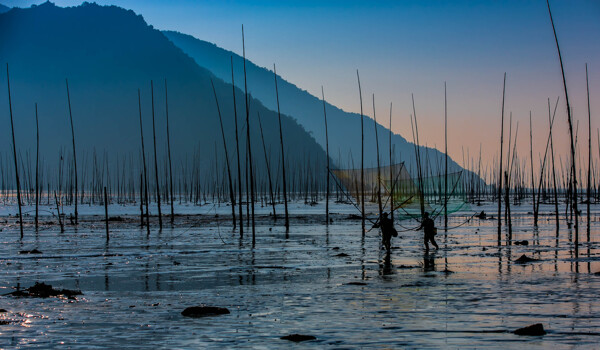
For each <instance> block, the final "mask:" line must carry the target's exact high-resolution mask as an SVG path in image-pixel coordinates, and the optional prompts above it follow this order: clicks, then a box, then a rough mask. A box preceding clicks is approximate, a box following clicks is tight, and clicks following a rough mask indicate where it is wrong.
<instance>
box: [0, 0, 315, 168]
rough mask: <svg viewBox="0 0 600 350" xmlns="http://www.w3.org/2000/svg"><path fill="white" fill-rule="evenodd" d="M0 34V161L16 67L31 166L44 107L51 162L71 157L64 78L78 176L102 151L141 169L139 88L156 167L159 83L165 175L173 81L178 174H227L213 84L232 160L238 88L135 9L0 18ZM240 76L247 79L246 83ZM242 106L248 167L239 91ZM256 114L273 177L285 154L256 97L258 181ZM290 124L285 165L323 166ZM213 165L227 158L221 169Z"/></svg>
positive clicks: (32, 12)
mask: <svg viewBox="0 0 600 350" xmlns="http://www.w3.org/2000/svg"><path fill="white" fill-rule="evenodd" d="M0 33H2V34H1V35H2V40H0V60H1V61H0V63H2V71H0V72H2V73H0V84H1V86H3V89H4V90H3V92H2V93H1V94H0V111H2V119H1V125H2V127H0V144H1V145H2V146H1V148H0V149H1V150H2V153H3V154H1V156H2V157H3V158H4V159H3V160H2V162H5V163H6V164H10V163H9V162H8V161H7V159H10V158H7V157H9V156H11V154H10V150H11V147H12V146H11V137H10V121H9V117H8V110H9V108H8V98H7V94H6V70H5V69H6V66H5V62H8V63H9V68H10V83H11V89H12V103H13V106H12V107H13V113H14V117H15V132H16V136H17V149H18V151H19V152H21V154H22V157H23V159H29V158H31V157H34V155H35V153H29V154H27V153H26V152H27V151H28V150H29V152H33V151H34V149H35V114H34V103H38V111H39V120H40V143H41V148H42V157H43V159H44V162H45V164H46V165H48V164H57V163H58V159H59V150H60V149H63V153H64V154H65V156H66V157H70V152H71V130H70V124H69V114H68V113H69V112H68V105H67V93H66V87H65V78H68V79H69V88H70V93H71V102H72V111H73V119H74V125H75V131H76V141H77V148H78V158H79V163H80V168H81V167H83V166H84V164H88V166H89V165H90V164H92V162H93V159H92V157H93V154H94V152H96V154H97V155H98V161H99V162H101V161H102V159H103V157H104V154H106V156H107V157H108V159H109V161H110V160H112V161H114V160H115V159H116V158H117V157H119V159H120V161H121V162H123V160H124V158H125V157H130V158H127V159H128V160H127V162H128V163H127V164H126V165H127V167H130V166H131V165H135V166H136V167H138V166H139V159H140V132H139V114H138V88H140V89H141V96H142V99H141V104H142V115H143V120H144V133H145V142H146V151H147V153H148V157H149V158H148V159H150V160H151V159H152V117H151V116H152V113H151V98H150V97H151V93H150V80H151V79H152V80H153V81H154V106H155V118H156V125H157V135H156V137H157V144H158V146H157V147H158V151H159V157H160V161H161V163H160V164H161V165H160V169H159V171H160V172H163V169H165V168H164V166H163V164H164V163H163V162H164V160H165V152H166V108H165V88H164V86H165V79H167V82H168V98H169V100H168V103H169V105H168V107H169V118H170V132H171V148H172V153H173V155H174V158H175V160H174V166H175V167H176V168H177V170H178V171H179V172H183V171H187V172H190V171H192V170H191V168H190V167H191V166H192V165H193V166H194V167H196V168H199V169H203V170H205V171H213V172H215V167H218V171H221V169H223V168H224V165H223V161H222V159H223V158H222V156H221V155H222V154H223V147H222V139H221V131H220V128H219V120H218V114H217V108H216V104H215V99H214V95H213V91H212V88H211V83H210V80H211V78H212V79H213V80H214V84H215V87H216V91H217V95H218V97H219V103H220V107H221V112H222V115H223V122H224V128H225V134H226V138H227V143H228V147H229V152H230V158H231V159H232V160H233V159H234V155H235V152H234V150H235V136H234V130H235V129H234V111H233V97H232V86H231V85H230V84H229V83H227V82H224V81H222V80H221V79H220V78H219V77H216V76H214V75H213V74H212V73H211V72H210V71H208V70H207V69H205V68H203V67H200V66H199V65H198V64H197V63H196V62H195V61H194V60H193V59H191V58H190V57H189V56H187V55H186V54H184V53H183V52H182V51H181V50H180V49H179V48H178V47H176V46H175V45H174V44H173V43H172V42H171V41H169V40H168V39H167V38H166V37H165V36H164V35H163V34H162V33H161V32H160V31H158V30H155V29H154V28H153V27H152V26H150V25H148V24H146V22H145V21H144V19H143V18H142V17H141V16H139V15H136V14H135V13H134V12H133V11H128V10H124V9H122V8H119V7H115V6H99V5H96V4H90V3H84V4H83V5H81V6H77V7H68V8H61V7H57V6H55V5H53V4H52V3H49V2H47V3H44V4H42V5H39V6H33V7H31V8H28V9H19V8H15V9H13V10H12V11H9V12H6V13H4V14H1V15H0ZM237 63H239V64H241V63H240V62H237ZM236 78H237V79H238V80H239V81H241V80H242V79H243V76H242V75H238V76H237V77H236ZM236 100H237V101H236V102H237V104H236V108H237V114H238V121H239V132H240V148H241V154H242V156H241V158H242V162H243V161H244V159H245V144H246V138H245V135H246V127H245V103H244V94H243V91H241V90H239V89H236ZM258 113H260V116H261V118H262V126H263V128H264V135H265V143H266V148H267V150H268V152H269V153H270V154H271V161H272V162H273V164H274V165H273V166H272V167H273V168H275V169H276V166H277V165H278V161H279V159H280V152H279V126H278V122H277V113H275V112H273V111H272V110H269V109H267V108H265V107H264V106H263V105H262V104H261V102H260V101H258V100H255V99H252V98H251V99H250V118H251V134H252V147H253V153H254V160H255V161H256V163H257V169H258V170H257V172H258V173H259V174H260V173H261V172H262V171H263V170H262V169H264V168H265V167H264V166H263V164H264V154H263V150H262V143H261V140H260V131H259V125H258V121H257V115H258ZM282 118H283V130H284V132H285V144H286V149H287V152H288V154H286V162H288V163H289V164H290V165H291V166H294V165H296V164H301V163H302V162H304V161H305V160H307V159H310V160H311V161H313V162H317V161H318V162H320V163H321V164H323V163H324V160H325V155H324V151H323V150H322V148H321V147H320V146H319V145H318V144H317V143H316V141H315V140H314V139H313V138H312V137H311V136H310V135H309V134H308V133H307V132H306V131H305V130H304V129H303V127H302V126H300V125H299V124H298V123H296V121H294V120H293V119H292V118H290V117H288V116H287V115H284V116H282ZM105 152H106V153H105ZM215 154H218V156H215ZM28 157H29V158H28ZM215 158H217V159H219V164H218V165H215ZM130 160H131V163H129V161H130ZM86 162H87V163H86ZM100 164H102V163H100ZM24 166H25V165H24ZM100 166H102V165H100ZM234 169H235V168H234ZM132 171H133V170H132Z"/></svg>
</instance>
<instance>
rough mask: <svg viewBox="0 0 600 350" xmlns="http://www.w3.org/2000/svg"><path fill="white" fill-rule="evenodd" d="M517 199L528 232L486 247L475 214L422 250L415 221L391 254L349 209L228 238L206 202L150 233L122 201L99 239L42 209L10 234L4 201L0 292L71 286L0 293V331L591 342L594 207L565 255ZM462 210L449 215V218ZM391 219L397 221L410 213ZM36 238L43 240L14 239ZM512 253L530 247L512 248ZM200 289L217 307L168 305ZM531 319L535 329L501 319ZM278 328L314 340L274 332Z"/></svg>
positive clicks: (597, 305) (175, 338)
mask: <svg viewBox="0 0 600 350" xmlns="http://www.w3.org/2000/svg"><path fill="white" fill-rule="evenodd" d="M338 209H339V210H338V212H344V210H346V211H351V210H352V208H338ZM474 209H478V210H481V208H474ZM489 209H490V210H493V209H492V207H489ZM527 209H528V208H516V212H515V215H514V216H513V225H514V236H513V239H515V240H527V241H528V244H529V245H527V246H522V245H506V242H504V241H503V243H502V244H503V245H502V246H501V247H498V245H497V229H496V225H497V222H496V220H480V219H477V218H473V219H472V220H471V221H469V222H467V223H465V224H464V225H462V226H460V227H456V228H453V229H451V230H449V231H448V233H447V235H445V234H444V232H443V230H440V232H439V234H438V236H437V240H438V243H439V245H440V250H439V251H432V252H431V253H429V254H427V253H425V252H424V251H423V248H422V232H415V231H407V232H402V233H401V238H397V239H395V240H394V241H393V243H392V245H393V246H394V249H393V251H392V254H391V257H390V258H389V259H386V257H385V255H384V254H383V252H382V250H381V249H380V236H379V232H378V231H377V230H371V231H370V232H368V233H367V234H366V237H364V239H363V238H361V234H360V221H356V220H349V219H347V216H348V215H347V214H346V213H344V214H339V215H335V216H334V222H333V223H332V224H331V225H329V226H328V227H327V226H324V225H322V224H320V223H318V221H320V219H321V218H320V217H319V216H314V215H311V213H310V212H309V213H307V215H306V216H303V217H299V218H297V217H296V218H294V220H293V221H292V227H291V230H290V233H289V237H288V238H286V235H285V232H284V230H283V229H282V227H280V226H281V225H282V224H283V222H282V220H281V221H280V222H278V225H273V224H272V223H271V222H270V221H269V220H268V219H264V220H261V221H260V222H259V225H258V227H257V234H256V245H255V247H254V248H253V247H252V244H251V234H250V233H248V232H247V233H246V236H245V237H244V238H243V239H240V238H239V233H238V232H232V230H231V227H230V223H229V222H225V221H220V222H218V223H217V221H214V220H213V221H210V220H208V219H207V218H204V219H203V220H200V219H198V218H194V217H187V218H185V217H182V218H177V222H176V225H175V227H171V226H170V224H168V220H165V221H166V224H165V228H164V229H163V230H162V232H158V230H157V229H153V230H152V232H151V234H150V236H149V237H148V236H147V235H146V231H145V230H142V229H141V228H139V227H138V226H137V224H136V222H135V221H134V220H136V218H135V217H131V221H127V220H125V221H115V222H111V223H110V224H111V238H110V242H108V243H106V241H105V235H104V226H103V223H102V221H98V220H100V219H101V217H94V216H91V215H90V216H88V217H87V218H84V220H83V223H82V224H80V226H79V228H78V229H74V228H73V227H72V226H67V228H66V232H65V233H63V234H61V233H60V232H59V230H58V228H57V227H56V226H55V225H44V226H42V228H41V230H40V231H39V233H38V234H35V233H34V231H33V230H32V228H31V227H28V229H27V231H26V235H25V238H24V239H23V240H22V241H21V240H20V239H19V237H18V227H17V226H15V225H14V218H7V217H6V216H4V217H2V220H3V221H4V220H7V223H5V224H3V227H2V228H3V230H2V232H0V239H1V243H2V244H1V245H0V269H1V275H0V293H1V294H5V293H9V292H11V291H13V290H14V289H15V288H16V286H17V285H19V286H20V287H21V288H26V287H29V286H31V285H32V284H33V283H34V282H36V281H43V282H46V283H49V284H52V285H53V286H55V287H60V288H69V289H81V291H82V292H83V296H80V297H78V298H77V300H68V299H60V298H48V299H39V298H15V297H12V296H6V295H4V296H1V297H0V308H3V309H6V310H7V312H4V313H0V321H3V322H1V323H2V324H0V347H2V348H13V347H15V348H24V347H36V346H37V347H43V348H47V347H65V348H66V347H68V348H85V349H89V348H105V347H106V348H142V347H143V348H147V347H154V348H169V349H173V348H256V349H272V348H289V347H296V348H482V347H490V348H502V349H503V348H519V349H530V348H546V349H548V348H553V349H560V348H598V347H600V312H599V311H600V310H599V309H600V301H598V295H599V291H600V289H599V287H600V275H598V274H594V272H598V271H600V255H599V252H600V250H599V238H598V232H599V228H600V222H598V221H597V220H598V218H597V215H594V216H593V222H592V230H591V237H592V242H591V243H588V242H587V239H586V234H585V225H584V224H582V228H581V229H580V242H581V243H580V249H579V257H578V258H576V257H575V255H574V251H573V242H572V239H573V236H572V232H571V231H570V230H568V229H567V228H566V224H565V222H564V221H563V222H561V230H560V231H559V232H558V233H557V232H556V230H555V223H554V220H553V217H550V216H542V217H541V219H540V226H539V228H538V229H534V228H533V227H532V218H531V216H530V215H528V214H527ZM335 210H336V208H334V209H333V211H335ZM221 211H222V212H224V213H226V212H227V210H226V209H222V210H221ZM472 213H473V212H471V213H470V214H466V213H465V214H464V215H460V216H454V217H452V218H451V220H450V223H449V226H450V227H455V226H458V225H461V224H463V223H464V222H465V220H466V219H467V218H468V216H470V215H471V214H472ZM47 220H51V218H47V219H46V221H47ZM94 220H95V221H97V222H96V223H94V222H91V221H94ZM400 224H401V225H402V226H398V229H399V230H400V231H401V230H403V229H407V228H411V227H414V226H415V225H416V223H414V222H409V221H403V222H401V223H400ZM436 224H437V225H438V226H440V225H441V223H440V222H439V220H438V222H437V223H436ZM504 237H505V235H504V233H503V238H504ZM34 248H37V249H39V250H40V251H42V254H41V255H24V254H19V251H21V250H31V249H34ZM522 254H526V255H527V256H528V257H531V258H535V259H539V261H536V262H530V263H526V264H519V263H516V262H515V260H516V259H517V258H519V257H520V256H521V255H522ZM356 282H359V283H356ZM349 283H350V284H349ZM198 304H207V305H214V306H221V307H227V308H229V310H230V311H231V314H229V315H224V316H216V317H207V318H201V319H191V318H185V317H183V316H181V314H180V312H181V311H182V310H183V309H184V308H186V307H188V306H194V305H198ZM533 323H542V324H543V325H544V327H545V328H546V330H547V332H548V334H547V335H545V336H542V337H525V336H517V335H514V334H512V333H509V332H510V331H514V330H515V329H517V328H520V327H523V326H527V325H530V324H533ZM290 333H302V334H310V335H314V336H316V337H317V340H316V341H309V342H304V343H299V344H294V343H291V342H289V341H286V340H280V339H279V338H280V337H281V336H283V335H287V334H290Z"/></svg>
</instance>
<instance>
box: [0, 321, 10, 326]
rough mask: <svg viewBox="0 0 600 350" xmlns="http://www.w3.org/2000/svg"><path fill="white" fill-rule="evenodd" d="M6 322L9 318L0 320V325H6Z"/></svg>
mask: <svg viewBox="0 0 600 350" xmlns="http://www.w3.org/2000/svg"><path fill="white" fill-rule="evenodd" d="M7 324H10V321H9V320H0V326H6V325H7Z"/></svg>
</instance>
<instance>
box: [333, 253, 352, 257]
mask: <svg viewBox="0 0 600 350" xmlns="http://www.w3.org/2000/svg"><path fill="white" fill-rule="evenodd" d="M335 256H337V257H340V258H345V257H347V256H350V255H348V254H346V253H339V254H336V255H335Z"/></svg>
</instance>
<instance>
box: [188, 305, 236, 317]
mask: <svg viewBox="0 0 600 350" xmlns="http://www.w3.org/2000/svg"><path fill="white" fill-rule="evenodd" d="M181 314H182V315H183V316H185V317H207V316H217V315H227V314H229V310H228V309H226V308H224V307H217V306H204V305H201V306H192V307H188V308H186V309H185V310H183V311H182V312H181Z"/></svg>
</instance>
